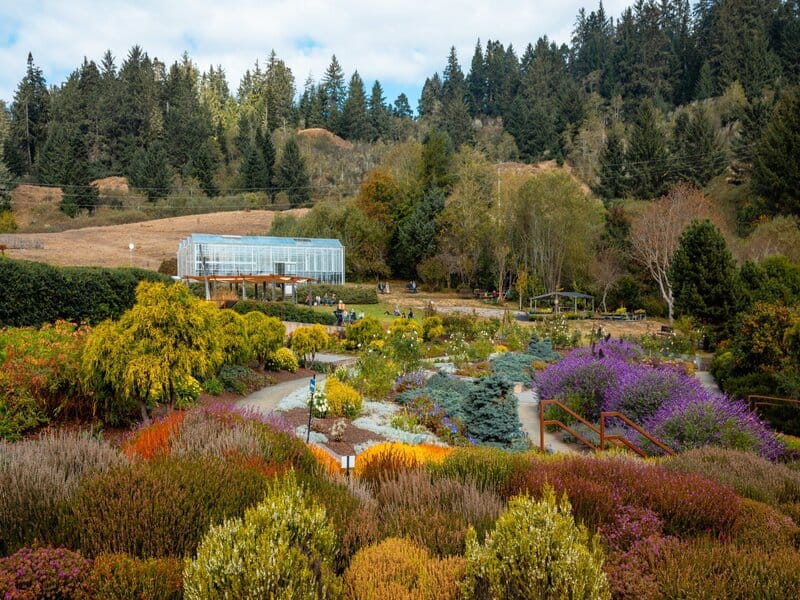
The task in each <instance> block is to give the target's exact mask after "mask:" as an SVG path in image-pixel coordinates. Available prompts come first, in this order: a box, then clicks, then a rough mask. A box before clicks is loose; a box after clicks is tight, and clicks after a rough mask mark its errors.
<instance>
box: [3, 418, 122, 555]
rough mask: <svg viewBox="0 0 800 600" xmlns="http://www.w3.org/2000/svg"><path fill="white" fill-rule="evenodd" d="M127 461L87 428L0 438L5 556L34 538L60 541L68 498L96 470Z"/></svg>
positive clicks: (49, 541) (51, 542)
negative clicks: (17, 438)
mask: <svg viewBox="0 0 800 600" xmlns="http://www.w3.org/2000/svg"><path fill="white" fill-rule="evenodd" d="M125 462H126V460H125V457H124V456H123V455H122V454H121V453H120V452H118V451H117V450H116V449H114V448H113V447H112V446H111V445H110V444H109V443H108V442H105V441H102V440H97V439H95V438H93V437H92V436H90V435H89V434H88V433H75V432H60V431H56V432H49V433H45V434H43V435H42V436H41V437H39V438H37V439H29V440H23V441H20V442H15V443H13V444H11V443H5V442H0V556H2V555H6V554H10V553H11V552H13V551H14V550H16V549H18V548H21V547H23V546H29V545H31V544H33V543H39V544H52V545H58V544H61V543H63V542H64V540H62V539H61V538H60V535H61V533H62V523H63V521H64V518H65V514H66V512H67V503H68V501H69V499H70V498H71V497H72V496H73V495H74V494H75V491H76V490H77V489H78V486H79V485H80V484H81V482H82V481H83V480H84V479H85V478H86V477H88V476H90V475H91V474H92V473H95V472H99V471H104V470H106V469H108V468H110V467H112V466H115V465H122V464H124V463H125Z"/></svg>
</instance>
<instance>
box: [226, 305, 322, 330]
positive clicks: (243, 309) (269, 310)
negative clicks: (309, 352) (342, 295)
mask: <svg viewBox="0 0 800 600" xmlns="http://www.w3.org/2000/svg"><path fill="white" fill-rule="evenodd" d="M233 310H235V311H236V312H238V313H239V314H242V315H244V314H247V313H249V312H252V311H254V310H256V311H258V312H262V313H264V314H265V315H267V316H270V317H278V318H279V319H280V320H281V321H292V322H295V323H320V324H322V325H336V317H334V316H333V310H331V312H319V311H318V310H314V309H313V308H309V307H308V306H303V305H302V304H292V303H291V302H259V301H258V300H240V301H239V302H237V303H236V304H234V305H233Z"/></svg>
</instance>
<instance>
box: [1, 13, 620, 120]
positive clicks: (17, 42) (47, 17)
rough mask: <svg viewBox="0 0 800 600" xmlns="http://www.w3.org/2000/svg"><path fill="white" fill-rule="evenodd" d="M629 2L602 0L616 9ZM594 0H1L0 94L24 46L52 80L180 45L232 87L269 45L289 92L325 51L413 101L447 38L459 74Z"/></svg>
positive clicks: (22, 58) (318, 70) (161, 54)
mask: <svg viewBox="0 0 800 600" xmlns="http://www.w3.org/2000/svg"><path fill="white" fill-rule="evenodd" d="M631 3H632V0H605V1H604V2H603V5H604V7H605V10H606V14H608V15H609V16H612V17H614V18H616V17H618V16H619V14H620V13H621V12H622V10H623V8H624V7H625V6H629V5H630V4H631ZM598 4H599V0H527V1H523V0H475V1H472V0H427V1H419V0H405V1H397V0H372V1H369V0H261V1H256V0H235V1H227V0H160V1H155V0H138V1H135V2H124V1H121V0H104V1H97V0H55V1H37V0H29V1H28V2H22V1H20V0H0V99H1V100H5V101H6V103H7V104H10V102H11V101H12V100H13V97H14V92H15V90H16V88H17V85H18V84H19V81H20V80H21V79H22V77H23V76H24V75H25V68H26V59H27V55H28V52H31V53H32V54H33V60H34V63H35V64H36V65H37V66H38V67H39V68H40V69H41V70H42V72H43V74H44V76H45V78H46V80H47V83H48V85H58V84H61V83H63V82H64V80H65V79H66V77H67V76H68V75H69V74H70V73H71V72H72V71H73V70H75V69H76V68H77V67H78V66H80V64H81V63H82V62H83V59H84V57H86V58H88V59H89V60H94V61H96V62H97V63H99V62H100V59H101V58H102V56H103V54H104V53H105V51H106V50H111V53H112V54H113V55H114V56H115V57H116V64H117V67H119V65H120V64H121V63H122V62H123V60H124V59H125V56H126V55H127V53H128V51H129V50H130V48H131V47H132V46H134V45H136V44H138V45H140V46H141V47H142V48H143V49H144V50H145V51H146V52H147V53H148V54H149V55H150V57H151V58H158V59H159V60H160V61H162V62H164V63H166V64H167V65H170V64H172V63H173V62H174V61H176V60H179V59H180V57H181V55H182V54H183V53H184V52H187V53H188V54H189V56H190V57H191V58H192V60H193V61H194V62H195V64H197V66H198V67H199V68H200V70H201V71H204V70H207V69H208V67H209V66H210V65H212V64H213V65H215V66H216V65H222V67H223V69H224V70H225V73H226V75H227V79H228V84H229V87H230V89H231V91H232V92H234V93H235V92H236V89H237V88H238V85H239V81H240V79H241V76H242V74H243V73H244V72H245V70H246V69H248V68H250V69H252V67H253V65H254V64H255V62H256V60H258V61H259V62H260V63H262V64H263V63H264V62H265V61H266V59H267V57H268V56H269V53H270V51H271V50H272V49H274V50H275V51H276V53H277V55H278V57H279V58H281V59H282V60H283V61H284V62H285V63H286V64H287V65H288V66H289V68H290V69H291V70H292V73H293V74H294V77H295V83H296V86H297V88H298V90H302V87H303V84H304V82H305V81H306V79H307V78H308V77H309V75H310V76H311V77H312V78H313V79H315V80H317V81H319V80H320V79H321V77H322V75H323V74H324V72H325V69H326V68H327V66H328V65H329V64H330V61H331V56H332V55H333V54H335V55H336V57H337V58H338V60H339V63H340V64H341V66H342V68H343V70H344V72H345V76H346V79H347V80H348V81H349V79H350V76H351V75H352V73H353V71H355V70H358V72H359V74H360V75H361V78H362V79H363V80H364V81H365V85H366V88H367V91H369V89H370V88H371V87H372V84H373V82H374V81H375V80H376V79H377V80H379V81H380V82H381V85H382V86H383V89H384V95H385V97H386V99H387V101H388V102H393V101H394V99H395V98H396V97H397V95H398V94H399V93H400V92H404V93H405V94H406V95H407V96H408V98H409V102H410V104H411V106H412V108H416V106H417V102H418V100H419V94H420V90H421V88H422V84H423V83H424V81H425V78H426V77H428V76H430V75H432V74H433V73H434V72H436V71H439V72H441V71H442V69H443V68H444V65H445V64H446V60H447V56H448V54H449V51H450V47H451V46H455V48H456V52H457V54H458V58H459V62H460V63H461V67H462V69H463V70H464V72H465V73H466V72H468V70H469V65H470V62H471V60H472V55H473V52H474V50H475V43H476V42H477V41H478V39H480V40H481V43H482V45H484V46H485V43H486V40H489V39H491V40H499V41H500V42H502V43H503V44H504V45H505V46H507V45H508V44H509V43H511V44H513V45H514V47H515V49H516V50H517V55H518V56H519V55H521V54H522V51H523V50H524V48H525V46H526V45H527V44H528V43H529V42H530V43H535V42H536V40H537V39H538V38H539V37H540V36H543V35H547V36H548V38H549V39H551V40H553V41H556V42H558V43H562V42H564V43H569V39H570V36H571V32H572V29H573V26H574V23H575V18H576V16H577V14H578V10H579V9H580V8H581V7H584V8H585V9H586V11H587V12H590V11H592V10H595V9H596V8H597V6H598Z"/></svg>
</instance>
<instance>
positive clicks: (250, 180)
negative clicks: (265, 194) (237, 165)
mask: <svg viewBox="0 0 800 600" xmlns="http://www.w3.org/2000/svg"><path fill="white" fill-rule="evenodd" d="M240 175H241V180H242V187H243V188H244V189H245V190H248V191H253V192H257V191H266V190H267V187H268V186H267V169H266V165H265V164H264V155H263V154H262V153H261V150H260V149H259V148H258V147H257V146H256V144H255V142H254V143H253V144H251V145H250V148H249V149H248V150H247V154H246V155H245V157H244V160H243V161H242V169H241V173H240Z"/></svg>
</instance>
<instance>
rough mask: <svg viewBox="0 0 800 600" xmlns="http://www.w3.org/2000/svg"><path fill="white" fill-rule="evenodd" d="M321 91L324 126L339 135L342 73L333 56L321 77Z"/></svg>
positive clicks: (343, 86) (343, 99)
mask: <svg viewBox="0 0 800 600" xmlns="http://www.w3.org/2000/svg"><path fill="white" fill-rule="evenodd" d="M321 87H322V90H323V91H324V98H325V104H324V107H323V116H324V117H325V126H326V127H327V128H328V130H329V131H333V132H334V133H337V134H338V133H339V116H340V115H341V112H342V106H343V105H344V101H345V85H344V71H343V70H342V67H341V65H340V64H339V61H338V60H337V59H336V55H335V54H334V55H333V56H332V57H331V64H330V65H328V68H327V69H326V70H325V75H324V76H323V77H322V86H321Z"/></svg>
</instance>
